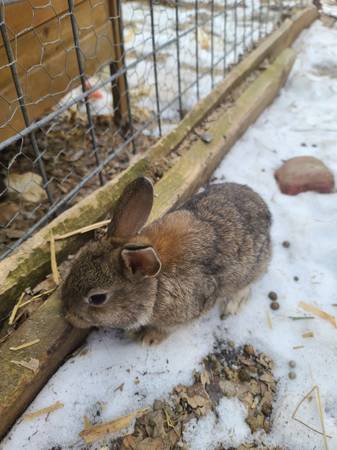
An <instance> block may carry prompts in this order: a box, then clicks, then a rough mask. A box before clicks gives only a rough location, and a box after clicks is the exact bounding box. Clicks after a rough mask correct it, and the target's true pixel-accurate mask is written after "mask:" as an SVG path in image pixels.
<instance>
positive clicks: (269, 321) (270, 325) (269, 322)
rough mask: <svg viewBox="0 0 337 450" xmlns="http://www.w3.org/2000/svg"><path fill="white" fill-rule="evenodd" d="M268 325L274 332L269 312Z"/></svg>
mask: <svg viewBox="0 0 337 450" xmlns="http://www.w3.org/2000/svg"><path fill="white" fill-rule="evenodd" d="M267 324H268V327H269V328H270V329H271V330H272V329H273V322H272V321H271V316H270V314H269V311H267Z"/></svg>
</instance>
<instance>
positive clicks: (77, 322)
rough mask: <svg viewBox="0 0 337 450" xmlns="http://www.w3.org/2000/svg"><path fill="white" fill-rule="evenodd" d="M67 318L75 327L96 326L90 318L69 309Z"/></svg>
mask: <svg viewBox="0 0 337 450" xmlns="http://www.w3.org/2000/svg"><path fill="white" fill-rule="evenodd" d="M65 318H66V320H67V321H68V322H69V323H70V324H71V325H72V326H73V327H75V328H91V327H93V326H94V325H93V324H92V323H91V322H89V321H88V320H85V319H84V318H83V317H80V316H78V315H77V314H74V313H71V312H69V311H68V312H67V313H66V315H65Z"/></svg>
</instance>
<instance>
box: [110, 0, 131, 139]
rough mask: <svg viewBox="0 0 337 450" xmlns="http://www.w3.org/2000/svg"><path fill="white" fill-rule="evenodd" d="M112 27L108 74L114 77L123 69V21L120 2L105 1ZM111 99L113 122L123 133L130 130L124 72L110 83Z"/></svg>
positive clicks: (126, 84)
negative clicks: (111, 53)
mask: <svg viewBox="0 0 337 450" xmlns="http://www.w3.org/2000/svg"><path fill="white" fill-rule="evenodd" d="M107 2H108V5H109V16H110V20H111V27H112V40H113V46H114V61H113V62H112V63H111V64H110V73H111V75H115V74H116V73H117V72H119V71H122V70H123V69H125V57H124V54H125V52H124V39H123V21H122V5H121V0H107ZM111 88H112V97H113V107H114V121H115V124H116V125H117V126H118V127H121V129H122V131H123V133H125V134H126V133H127V132H129V131H130V130H132V118H131V111H130V103H129V92H128V83H127V77H126V72H124V73H122V74H121V75H119V76H118V77H117V78H116V79H114V80H113V81H112V86H111Z"/></svg>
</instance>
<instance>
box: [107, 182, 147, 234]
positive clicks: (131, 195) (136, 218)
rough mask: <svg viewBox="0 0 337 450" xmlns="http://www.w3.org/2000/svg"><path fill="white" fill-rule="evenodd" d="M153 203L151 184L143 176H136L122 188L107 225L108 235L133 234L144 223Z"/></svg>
mask: <svg viewBox="0 0 337 450" xmlns="http://www.w3.org/2000/svg"><path fill="white" fill-rule="evenodd" d="M152 204H153V185H152V182H151V181H150V180H149V179H148V178H145V177H139V178H136V179H135V180H134V181H132V182H131V183H130V184H129V185H128V186H126V188H125V189H124V191H123V193H122V195H121V197H120V198H119V200H118V202H117V205H116V207H115V209H114V212H113V215H112V219H111V222H110V224H109V227H108V235H109V236H110V237H117V238H128V237H131V236H134V235H135V234H137V233H138V231H139V230H140V229H141V228H142V227H143V226H144V225H145V223H146V221H147V219H148V217H149V215H150V212H151V209H152Z"/></svg>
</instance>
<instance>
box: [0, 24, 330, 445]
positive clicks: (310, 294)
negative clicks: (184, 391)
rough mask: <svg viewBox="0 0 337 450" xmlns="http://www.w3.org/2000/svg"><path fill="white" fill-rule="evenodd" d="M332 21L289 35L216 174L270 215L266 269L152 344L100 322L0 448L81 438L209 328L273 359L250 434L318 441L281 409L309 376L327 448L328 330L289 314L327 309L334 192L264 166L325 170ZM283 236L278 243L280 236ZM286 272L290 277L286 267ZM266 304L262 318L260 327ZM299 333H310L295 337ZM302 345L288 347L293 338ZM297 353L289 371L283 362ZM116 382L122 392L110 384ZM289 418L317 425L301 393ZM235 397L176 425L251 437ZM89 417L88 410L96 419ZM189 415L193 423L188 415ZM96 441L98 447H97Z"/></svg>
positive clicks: (206, 434) (153, 385)
mask: <svg viewBox="0 0 337 450" xmlns="http://www.w3.org/2000/svg"><path fill="white" fill-rule="evenodd" d="M336 42H337V29H336V28H334V29H331V28H325V27H323V25H321V24H320V23H319V22H318V23H316V24H315V25H314V26H312V27H311V29H310V30H308V31H306V32H304V33H303V34H302V35H301V37H300V39H299V40H298V41H297V42H296V45H295V47H296V49H297V50H298V51H299V56H298V59H297V61H296V64H295V67H294V69H293V71H292V73H291V76H290V78H289V80H288V82H287V84H286V86H285V88H284V89H283V90H282V92H281V95H280V96H279V97H278V99H277V100H276V101H275V102H274V103H273V105H272V106H271V107H270V108H268V109H267V110H266V111H265V112H264V113H263V114H262V116H261V117H260V118H259V119H258V121H257V122H256V124H255V125H253V126H252V127H251V128H250V129H249V131H248V132H247V133H246V134H245V135H244V136H243V138H242V139H241V140H240V141H239V142H238V143H237V144H236V145H235V147H234V148H233V149H232V150H231V152H230V153H229V155H228V156H227V157H226V158H225V159H224V161H223V163H222V164H221V165H220V167H219V168H218V170H217V171H216V173H215V175H216V176H217V178H218V181H221V180H228V181H229V180H230V181H237V182H242V183H247V184H249V185H250V186H252V187H253V188H254V189H255V190H256V191H258V192H259V193H260V194H261V195H262V196H263V197H264V198H265V200H266V201H267V203H268V205H269V206H270V208H271V211H272V213H273V217H274V225H273V230H272V234H273V247H274V255H273V260H272V263H271V265H270V268H269V271H268V273H267V274H266V275H265V276H264V277H263V279H262V280H261V281H260V282H258V283H257V284H256V285H255V286H254V289H253V292H252V298H251V299H250V301H249V303H248V304H247V305H246V306H245V308H244V309H243V310H242V311H241V312H240V314H239V315H237V316H235V317H232V318H230V319H228V320H225V321H221V320H220V319H219V317H218V310H217V309H216V308H215V309H214V310H213V311H211V312H210V313H209V314H208V315H207V316H205V317H203V318H202V319H200V320H199V321H196V322H194V323H192V324H190V325H187V326H186V327H183V328H181V329H179V330H178V331H177V332H175V333H174V334H172V335H171V336H170V337H169V338H168V340H167V341H165V342H164V343H162V344H161V345H160V346H158V347H157V348H144V347H141V346H140V345H138V344H135V343H131V342H128V341H126V340H122V339H120V338H119V337H118V336H117V335H116V333H114V332H112V331H107V330H105V331H103V330H102V331H99V332H94V333H92V334H91V336H90V338H89V339H88V342H87V345H86V347H85V351H83V352H82V354H80V355H78V356H76V357H74V358H72V359H70V360H68V361H67V362H66V363H65V364H64V365H63V367H62V368H61V369H60V370H59V371H58V372H57V373H56V374H55V375H54V377H53V378H52V379H51V380H50V381H49V383H48V384H47V385H46V387H45V388H44V389H43V390H42V391H41V393H40V394H39V395H38V396H37V398H36V399H35V401H34V402H33V403H32V404H31V406H30V407H29V409H28V412H32V411H36V410H38V409H40V408H43V407H46V406H48V405H50V404H52V403H54V402H56V401H61V402H62V403H64V408H62V409H60V410H58V411H56V412H54V413H52V414H50V415H49V416H43V417H40V418H37V419H35V420H33V421H25V420H23V419H19V420H18V422H17V423H16V425H15V426H14V427H13V429H12V431H11V432H10V433H9V435H8V436H7V437H6V438H5V439H4V441H3V442H2V444H0V448H1V450H19V449H32V450H45V449H50V448H51V447H52V446H58V445H60V446H62V448H63V449H69V448H76V449H80V448H82V446H83V443H82V441H81V439H80V438H79V436H78V433H79V432H80V431H81V430H82V429H83V426H84V423H83V417H84V416H88V418H89V419H93V418H94V417H96V411H97V410H99V411H100V414H101V415H100V419H101V420H104V421H105V420H111V419H113V418H115V417H117V416H119V415H121V414H125V413H128V412H130V411H132V410H134V409H136V408H139V407H142V406H147V405H149V404H151V403H152V401H153V400H154V399H156V398H163V397H165V396H166V395H167V394H168V393H169V392H170V390H171V389H172V388H173V386H175V385H176V384H178V383H190V382H191V381H192V372H193V370H194V369H196V368H198V364H199V362H200V360H201V359H202V357H203V356H204V355H206V354H207V353H208V352H210V351H211V350H212V345H213V342H214V339H215V336H220V337H223V338H229V339H232V340H234V341H235V343H236V344H242V343H252V344H253V345H254V346H255V347H256V348H257V349H258V350H261V351H264V352H266V353H267V354H268V355H270V356H271V357H272V358H273V359H274V360H275V363H276V367H275V375H276V376H277V378H278V379H279V384H278V386H279V389H278V393H277V398H276V402H275V404H274V413H273V416H274V424H273V427H272V431H271V433H270V435H269V436H265V435H257V436H254V438H256V439H257V440H258V441H259V440H264V442H268V443H271V444H274V445H276V444H277V445H279V446H281V447H282V448H283V449H289V450H290V449H291V450H321V449H324V445H323V440H322V436H321V435H319V434H318V433H315V432H313V431H311V430H309V429H307V428H305V427H304V426H303V425H301V424H299V423H297V422H295V421H294V420H293V419H292V418H291V415H292V413H293V411H294V409H295V407H296V405H297V404H298V402H299V401H300V400H301V399H302V397H303V396H304V395H305V394H306V393H307V392H308V391H310V389H311V388H312V387H313V386H314V385H318V386H319V389H320V393H321V397H322V401H323V407H324V417H325V426H326V431H327V433H328V434H329V435H331V436H332V438H331V439H328V445H329V449H330V450H334V449H336V448H337V391H336V372H337V356H336V355H337V339H336V338H337V330H336V329H335V328H333V327H332V325H331V324H329V323H328V322H326V321H324V320H322V319H320V318H315V319H313V320H299V321H293V320H291V319H289V318H288V317H289V316H303V315H305V314H306V313H305V312H304V311H302V310H301V309H299V307H298V303H299V302H300V301H305V302H307V303H311V304H313V305H316V306H317V307H319V308H321V309H323V310H324V311H327V312H328V313H330V314H334V315H335V316H336V315H337V308H336V307H334V306H332V305H333V304H336V303H337V278H336V274H337V256H336V255H337V239H336V227H337V194H336V193H333V194H329V195H322V194H315V193H305V194H300V195H298V196H296V197H288V196H285V195H282V194H281V193H280V192H279V190H278V188H277V186H276V183H275V181H274V178H273V172H274V170H275V169H276V168H278V167H279V166H280V164H281V163H282V160H284V159H287V158H290V157H293V156H295V155H304V154H306V155H315V156H317V157H319V158H321V159H322V160H323V161H324V162H325V163H326V164H327V165H328V166H329V167H330V168H331V169H332V170H333V172H334V173H335V176H337V152H336V148H337V147H336V139H337V108H336V105H337V75H336V60H337V47H336ZM285 240H288V241H289V242H290V244H291V245H290V248H288V249H286V248H284V247H283V246H282V242H283V241H285ZM295 276H296V277H298V281H295V280H294V277H295ZM271 290H273V291H276V292H277V293H278V296H279V303H280V305H281V307H280V309H279V310H278V311H275V312H274V311H271V310H270V309H269V300H268V298H267V294H268V292H269V291H271ZM268 314H270V317H271V322H272V328H270V325H268V320H267V315H268ZM306 331H312V332H313V333H314V337H313V338H306V339H305V338H303V337H302V334H303V333H304V332H306ZM299 345H302V346H303V348H301V349H297V350H294V349H293V347H294V346H299ZM289 360H295V361H296V363H297V366H296V369H295V371H296V374H297V378H296V379H295V380H289V378H288V371H289V368H288V362H289ZM122 383H124V386H123V390H122V391H120V390H118V389H117V390H116V388H117V387H118V386H120V385H121V384H122ZM298 415H299V417H300V418H301V419H302V420H303V421H304V422H306V423H307V424H309V425H310V426H312V427H313V428H316V429H318V430H320V429H321V428H320V423H319V415H318V412H317V406H316V403H315V401H312V402H305V403H304V404H303V406H302V408H301V409H300V411H299V413H298ZM244 417H245V415H244V410H243V408H242V405H241V404H240V402H239V401H237V400H236V399H224V400H223V401H222V402H221V403H220V405H219V419H218V420H216V419H215V416H214V415H213V414H209V415H207V416H205V417H204V418H202V419H201V420H200V422H199V423H198V426H197V427H193V423H192V424H190V426H189V428H188V429H187V430H186V432H185V438H186V440H187V442H188V443H189V446H190V448H191V449H192V450H199V449H200V450H208V449H213V448H215V446H216V445H217V444H218V443H219V442H223V443H224V444H225V445H228V446H231V445H238V444H240V443H241V442H247V441H250V440H252V436H251V435H250V432H249V429H248V427H247V425H246V424H245V422H244ZM96 418H97V417H96ZM194 425H195V424H194ZM98 448H100V447H98Z"/></svg>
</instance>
